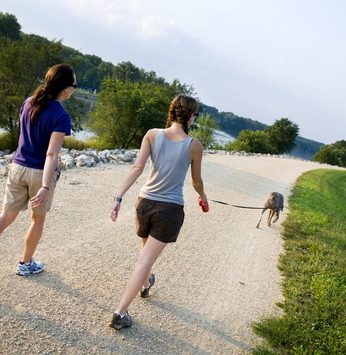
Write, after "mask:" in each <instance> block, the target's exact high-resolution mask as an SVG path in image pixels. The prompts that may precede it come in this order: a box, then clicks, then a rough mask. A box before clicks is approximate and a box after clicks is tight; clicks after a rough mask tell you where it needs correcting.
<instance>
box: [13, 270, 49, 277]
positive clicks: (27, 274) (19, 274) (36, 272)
mask: <svg viewBox="0 0 346 355" xmlns="http://www.w3.org/2000/svg"><path fill="white" fill-rule="evenodd" d="M42 271H43V269H41V270H38V271H31V272H29V273H25V274H24V273H23V274H21V273H19V272H16V274H17V275H18V276H29V275H32V274H39V273H40V272H42Z"/></svg>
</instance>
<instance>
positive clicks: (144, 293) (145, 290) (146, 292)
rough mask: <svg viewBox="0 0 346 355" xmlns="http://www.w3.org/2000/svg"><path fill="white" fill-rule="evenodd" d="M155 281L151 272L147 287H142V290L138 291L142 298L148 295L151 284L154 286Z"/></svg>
mask: <svg viewBox="0 0 346 355" xmlns="http://www.w3.org/2000/svg"><path fill="white" fill-rule="evenodd" d="M154 283H155V275H153V274H151V275H150V276H149V287H147V288H144V289H143V288H142V290H141V291H140V292H139V295H140V296H141V297H143V298H147V297H149V290H150V288H151V287H152V286H154Z"/></svg>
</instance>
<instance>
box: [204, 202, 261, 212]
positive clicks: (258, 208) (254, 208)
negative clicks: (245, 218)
mask: <svg viewBox="0 0 346 355" xmlns="http://www.w3.org/2000/svg"><path fill="white" fill-rule="evenodd" d="M210 201H212V202H216V203H220V204H221V205H228V206H229V203H227V202H223V201H217V200H210ZM231 206H232V207H237V208H248V209H252V210H263V207H250V206H239V205H231Z"/></svg>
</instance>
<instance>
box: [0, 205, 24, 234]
mask: <svg viewBox="0 0 346 355" xmlns="http://www.w3.org/2000/svg"><path fill="white" fill-rule="evenodd" d="M18 213H19V211H7V210H2V211H1V214H0V234H1V233H2V232H3V231H4V230H5V229H6V228H7V227H8V226H9V225H10V224H11V223H12V222H13V221H14V220H15V219H16V217H17V216H18Z"/></svg>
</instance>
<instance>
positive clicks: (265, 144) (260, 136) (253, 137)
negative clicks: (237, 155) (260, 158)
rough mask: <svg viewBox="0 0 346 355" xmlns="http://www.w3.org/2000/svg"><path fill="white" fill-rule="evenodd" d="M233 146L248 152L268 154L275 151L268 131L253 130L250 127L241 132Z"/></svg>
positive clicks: (234, 148)
mask: <svg viewBox="0 0 346 355" xmlns="http://www.w3.org/2000/svg"><path fill="white" fill-rule="evenodd" d="M231 148H232V149H233V150H237V151H244V152H247V153H263V154H268V153H272V152H273V147H272V146H271V144H270V142H269V135H268V133H266V132H263V131H251V130H249V129H245V130H243V131H241V132H240V133H239V136H238V138H237V139H236V140H235V141H234V142H233V143H231Z"/></svg>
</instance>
